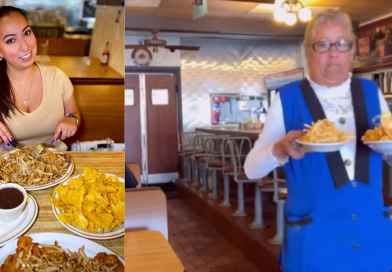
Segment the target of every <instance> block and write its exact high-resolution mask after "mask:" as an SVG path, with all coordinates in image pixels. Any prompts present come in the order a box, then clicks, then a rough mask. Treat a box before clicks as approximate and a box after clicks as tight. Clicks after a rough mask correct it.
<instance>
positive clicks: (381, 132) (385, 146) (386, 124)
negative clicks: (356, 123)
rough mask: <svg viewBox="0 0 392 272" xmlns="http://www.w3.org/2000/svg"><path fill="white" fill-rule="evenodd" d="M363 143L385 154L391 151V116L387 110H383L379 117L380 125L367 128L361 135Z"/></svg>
mask: <svg viewBox="0 0 392 272" xmlns="http://www.w3.org/2000/svg"><path fill="white" fill-rule="evenodd" d="M361 140H362V141H363V143H364V144H366V145H367V146H369V147H370V148H371V149H373V150H374V151H376V152H378V153H381V154H387V153H392V116H391V113H390V112H389V111H387V112H383V113H382V114H381V117H380V125H379V126H376V127H375V128H374V129H369V130H367V131H366V132H365V135H363V136H362V139H361Z"/></svg>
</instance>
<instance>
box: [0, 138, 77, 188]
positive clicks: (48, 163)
mask: <svg viewBox="0 0 392 272" xmlns="http://www.w3.org/2000/svg"><path fill="white" fill-rule="evenodd" d="M35 148H36V146H26V147H23V148H20V149H15V150H12V151H10V152H8V153H7V154H4V155H3V156H1V157H0V184H2V183H9V182H12V183H16V184H19V185H20V186H23V187H24V188H25V190H26V191H35V190H43V189H46V188H49V187H52V186H55V185H58V184H60V183H61V182H63V181H64V180H66V179H67V178H68V177H70V176H71V175H72V173H73V171H74V168H75V164H74V162H73V160H72V158H71V157H70V156H69V155H68V154H65V153H62V152H60V151H58V150H57V149H54V148H46V149H45V150H44V151H42V152H41V153H40V154H39V155H38V156H36V157H33V156H32V155H31V153H32V152H33V151H34V149H35ZM25 150H26V151H27V152H25Z"/></svg>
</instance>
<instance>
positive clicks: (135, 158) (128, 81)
mask: <svg viewBox="0 0 392 272" xmlns="http://www.w3.org/2000/svg"><path fill="white" fill-rule="evenodd" d="M125 89H133V100H134V105H133V106H125V112H124V114H125V158H126V159H125V160H126V162H128V163H136V164H138V165H140V166H141V165H142V142H141V141H142V139H141V121H140V88H139V75H126V76H125Z"/></svg>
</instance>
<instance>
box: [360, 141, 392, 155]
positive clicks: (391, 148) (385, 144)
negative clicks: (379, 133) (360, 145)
mask: <svg viewBox="0 0 392 272" xmlns="http://www.w3.org/2000/svg"><path fill="white" fill-rule="evenodd" d="M364 144H365V145H367V146H369V147H370V148H371V149H373V150H374V151H376V152H378V153H381V154H388V153H392V141H369V142H364Z"/></svg>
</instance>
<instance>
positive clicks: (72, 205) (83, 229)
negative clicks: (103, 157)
mask: <svg viewBox="0 0 392 272" xmlns="http://www.w3.org/2000/svg"><path fill="white" fill-rule="evenodd" d="M49 198H50V199H51V201H52V207H53V211H54V214H55V216H56V218H57V220H59V221H60V223H61V224H62V225H63V226H64V227H66V228H67V229H69V230H70V231H72V232H73V233H75V234H77V235H80V236H82V237H85V238H89V239H99V240H105V239H113V238H117V237H120V236H123V235H124V233H125V224H124V222H125V181H124V179H123V178H121V177H118V176H115V175H112V174H107V173H101V172H98V171H97V170H96V169H94V168H90V167H84V173H83V174H82V175H77V176H74V177H72V178H70V179H68V180H66V181H64V182H62V183H61V184H60V185H59V186H57V187H56V188H55V189H54V194H53V195H49Z"/></svg>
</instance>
